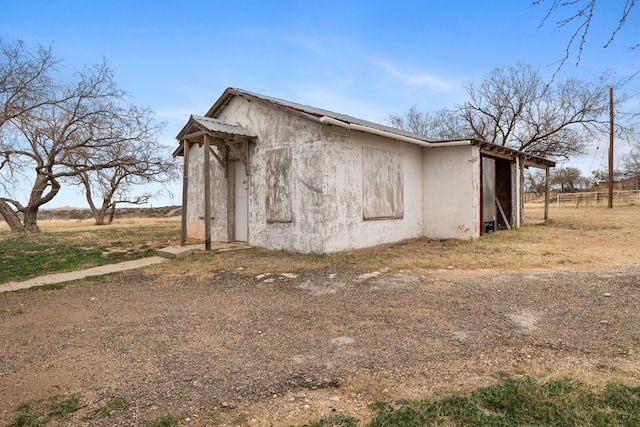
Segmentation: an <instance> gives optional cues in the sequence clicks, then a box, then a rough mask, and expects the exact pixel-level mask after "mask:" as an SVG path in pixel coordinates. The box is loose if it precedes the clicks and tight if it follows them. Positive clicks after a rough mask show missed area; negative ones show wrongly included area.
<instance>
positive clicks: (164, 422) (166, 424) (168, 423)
mask: <svg viewBox="0 0 640 427" xmlns="http://www.w3.org/2000/svg"><path fill="white" fill-rule="evenodd" d="M179 421H180V420H179V419H178V418H176V417H174V416H173V415H165V416H164V417H162V418H160V419H159V420H157V421H152V422H150V423H149V424H147V426H146V427H178V426H179V424H178V423H179Z"/></svg>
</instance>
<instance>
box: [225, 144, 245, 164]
mask: <svg viewBox="0 0 640 427" xmlns="http://www.w3.org/2000/svg"><path fill="white" fill-rule="evenodd" d="M225 141H226V143H227V145H228V146H229V148H231V151H233V154H235V155H236V157H238V159H239V160H240V161H241V162H242V163H244V167H245V169H246V168H247V159H246V156H243V155H242V153H240V151H238V149H237V148H236V147H235V145H233V143H231V142H229V141H228V140H225Z"/></svg>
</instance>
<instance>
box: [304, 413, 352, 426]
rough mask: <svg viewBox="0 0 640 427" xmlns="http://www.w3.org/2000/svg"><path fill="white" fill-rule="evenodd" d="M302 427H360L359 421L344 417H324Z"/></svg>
mask: <svg viewBox="0 0 640 427" xmlns="http://www.w3.org/2000/svg"><path fill="white" fill-rule="evenodd" d="M302 427H358V420H356V419H355V418H353V417H347V416H344V415H335V416H332V417H323V418H320V419H319V420H318V421H314V422H311V423H309V424H304V425H303V426H302Z"/></svg>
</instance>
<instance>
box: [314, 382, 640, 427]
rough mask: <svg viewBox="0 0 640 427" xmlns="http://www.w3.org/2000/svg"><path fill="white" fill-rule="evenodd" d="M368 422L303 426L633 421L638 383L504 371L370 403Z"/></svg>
mask: <svg viewBox="0 0 640 427" xmlns="http://www.w3.org/2000/svg"><path fill="white" fill-rule="evenodd" d="M372 409H373V410H374V417H373V419H372V420H371V421H370V422H369V423H368V424H359V423H358V422H357V420H354V419H352V418H344V419H343V418H341V417H337V418H336V417H333V418H323V419H321V420H319V421H316V422H315V423H310V424H305V425H304V427H323V426H358V425H362V426H365V427H385V426H396V427H423V426H477V427H508V426H576V427H577V426H629V427H630V426H638V425H640V387H632V386H628V385H624V384H620V383H609V384H608V385H607V386H606V387H605V388H604V389H602V390H595V389H593V388H589V387H587V386H586V385H584V384H582V383H580V382H577V381H572V380H570V379H566V378H560V379H553V380H549V381H547V382H545V383H538V382H537V381H535V380H534V379H531V378H527V379H513V378H510V377H504V378H503V379H502V381H501V382H500V383H499V384H496V385H494V386H490V387H482V388H478V389H476V390H475V391H473V392H471V393H469V394H468V395H460V394H455V395H450V396H446V397H444V398H441V399H438V400H419V401H410V402H406V401H404V402H402V403H388V402H378V403H376V404H374V405H372Z"/></svg>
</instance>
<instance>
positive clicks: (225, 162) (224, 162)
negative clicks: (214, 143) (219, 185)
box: [209, 146, 228, 169]
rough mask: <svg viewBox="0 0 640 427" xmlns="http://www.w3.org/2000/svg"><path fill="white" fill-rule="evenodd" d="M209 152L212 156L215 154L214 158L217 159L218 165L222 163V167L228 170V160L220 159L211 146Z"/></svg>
mask: <svg viewBox="0 0 640 427" xmlns="http://www.w3.org/2000/svg"><path fill="white" fill-rule="evenodd" d="M209 151H211V154H213V157H215V158H216V160H217V161H218V163H220V166H222V167H223V168H224V169H226V168H227V163H228V160H222V159H221V158H220V156H218V155H217V154H216V152H215V151H213V148H211V146H209Z"/></svg>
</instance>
